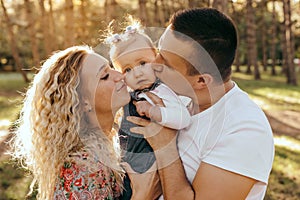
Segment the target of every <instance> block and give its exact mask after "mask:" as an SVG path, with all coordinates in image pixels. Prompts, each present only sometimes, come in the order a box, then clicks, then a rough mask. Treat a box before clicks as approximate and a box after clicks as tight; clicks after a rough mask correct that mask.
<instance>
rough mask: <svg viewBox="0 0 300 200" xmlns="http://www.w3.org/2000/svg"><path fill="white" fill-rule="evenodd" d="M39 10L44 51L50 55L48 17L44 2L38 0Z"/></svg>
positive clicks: (43, 0)
mask: <svg viewBox="0 0 300 200" xmlns="http://www.w3.org/2000/svg"><path fill="white" fill-rule="evenodd" d="M39 5H40V10H41V15H42V16H41V18H42V24H41V28H42V30H43V41H44V49H45V53H46V55H47V56H48V55H50V53H51V51H52V46H51V45H52V41H51V42H50V31H49V28H48V27H49V20H48V15H47V12H46V10H45V0H39Z"/></svg>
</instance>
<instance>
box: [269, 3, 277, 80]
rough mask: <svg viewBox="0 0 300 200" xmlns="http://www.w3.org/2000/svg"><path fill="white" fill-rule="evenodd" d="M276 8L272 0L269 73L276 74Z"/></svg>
mask: <svg viewBox="0 0 300 200" xmlns="http://www.w3.org/2000/svg"><path fill="white" fill-rule="evenodd" d="M276 24H277V21H276V10H275V0H273V1H272V25H271V52H270V57H271V62H272V63H271V69H272V71H271V75H272V76H275V75H276V70H275V65H276V30H277V29H276Z"/></svg>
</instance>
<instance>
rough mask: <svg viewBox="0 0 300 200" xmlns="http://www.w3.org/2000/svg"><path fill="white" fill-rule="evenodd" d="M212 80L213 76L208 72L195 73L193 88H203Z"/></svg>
mask: <svg viewBox="0 0 300 200" xmlns="http://www.w3.org/2000/svg"><path fill="white" fill-rule="evenodd" d="M212 82H213V77H212V76H211V75H209V74H201V75H195V76H194V77H193V88H195V89H203V88H206V87H208V85H209V84H211V83H212Z"/></svg>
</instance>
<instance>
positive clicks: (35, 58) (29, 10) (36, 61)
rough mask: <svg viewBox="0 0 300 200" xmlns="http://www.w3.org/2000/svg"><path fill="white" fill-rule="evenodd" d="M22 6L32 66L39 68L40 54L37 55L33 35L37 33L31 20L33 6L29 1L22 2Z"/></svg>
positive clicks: (35, 41) (37, 50)
mask: <svg viewBox="0 0 300 200" xmlns="http://www.w3.org/2000/svg"><path fill="white" fill-rule="evenodd" d="M24 5H25V10H26V18H27V22H28V26H27V30H28V33H29V38H30V44H31V52H32V57H33V65H34V66H35V67H39V66H40V53H39V48H38V42H37V38H36V36H35V33H36V32H37V31H36V30H35V20H34V19H33V16H32V8H33V4H32V2H30V1H29V0H24Z"/></svg>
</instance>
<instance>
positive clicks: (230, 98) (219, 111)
mask: <svg viewBox="0 0 300 200" xmlns="http://www.w3.org/2000/svg"><path fill="white" fill-rule="evenodd" d="M178 149H179V153H180V156H181V159H182V162H183V165H184V169H185V172H186V176H187V178H188V180H189V181H190V183H192V182H193V180H194V177H195V174H196V172H197V170H198V168H199V165H200V164H201V161H204V162H205V163H208V164H211V165H214V166H217V167H220V168H222V169H225V170H228V171H231V172H234V173H237V174H241V175H244V176H247V177H251V178H253V179H256V180H258V182H257V183H256V184H255V185H254V186H253V188H252V189H251V191H250V192H249V194H248V196H247V200H254V199H255V200H257V199H263V197H264V195H265V192H266V187H267V183H268V178H269V174H270V171H271V169H272V163H273V158H274V142H273V135H272V130H271V127H270V125H269V122H268V120H267V118H266V116H265V114H264V113H263V111H262V110H261V109H260V108H259V107H258V106H257V105H256V104H255V103H254V102H253V101H252V100H250V99H249V97H248V95H247V94H246V93H245V92H243V91H242V90H241V89H240V88H239V87H238V86H237V85H236V84H235V86H234V87H233V88H232V89H231V90H230V91H229V92H228V93H226V94H225V95H224V97H222V98H221V99H220V100H219V101H218V102H217V103H216V104H214V105H213V106H212V107H210V108H209V109H207V110H205V111H203V112H201V113H198V114H196V115H194V116H192V123H191V125H190V126H189V127H187V128H185V129H183V130H181V131H180V133H179V136H178Z"/></svg>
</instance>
